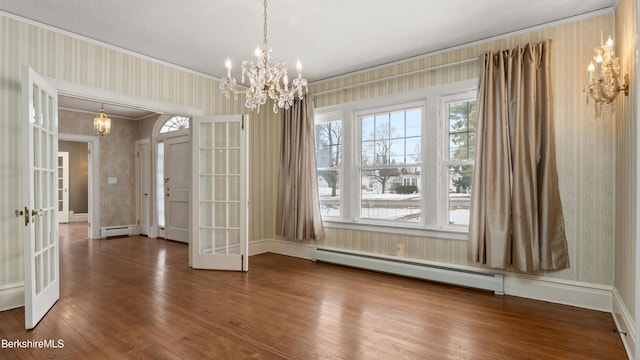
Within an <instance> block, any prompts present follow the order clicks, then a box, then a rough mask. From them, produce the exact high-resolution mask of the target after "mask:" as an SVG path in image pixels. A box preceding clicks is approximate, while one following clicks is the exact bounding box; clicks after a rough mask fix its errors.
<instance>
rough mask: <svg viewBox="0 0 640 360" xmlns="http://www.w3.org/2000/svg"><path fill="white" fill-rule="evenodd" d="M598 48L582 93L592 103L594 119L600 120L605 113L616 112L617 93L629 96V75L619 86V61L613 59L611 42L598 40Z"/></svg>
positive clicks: (625, 76)
mask: <svg viewBox="0 0 640 360" xmlns="http://www.w3.org/2000/svg"><path fill="white" fill-rule="evenodd" d="M600 44H601V45H600V46H598V47H597V48H595V49H594V50H593V52H594V55H593V60H592V61H591V63H589V66H588V67H587V71H588V72H589V85H584V91H583V92H584V93H585V95H587V103H589V98H592V99H593V101H594V107H595V110H596V118H601V117H602V116H603V115H606V113H610V114H613V113H615V112H616V104H615V103H614V100H615V99H616V97H617V96H618V93H619V92H621V91H624V94H625V96H628V95H629V74H625V75H624V78H623V81H622V84H620V59H619V58H617V57H614V56H613V55H614V52H613V40H612V39H611V37H609V39H608V40H607V42H606V43H605V42H604V41H603V40H602V39H601V40H600Z"/></svg>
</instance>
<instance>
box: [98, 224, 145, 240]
mask: <svg viewBox="0 0 640 360" xmlns="http://www.w3.org/2000/svg"><path fill="white" fill-rule="evenodd" d="M136 234H137V226H135V225H117V226H104V227H101V228H100V238H101V239H106V238H108V237H112V236H131V235H136Z"/></svg>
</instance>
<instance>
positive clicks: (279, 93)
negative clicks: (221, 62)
mask: <svg viewBox="0 0 640 360" xmlns="http://www.w3.org/2000/svg"><path fill="white" fill-rule="evenodd" d="M263 35H264V38H263V42H262V46H259V47H258V48H257V49H256V51H255V57H256V58H255V62H254V61H253V60H248V61H247V60H244V61H242V83H243V84H244V83H245V78H246V79H248V80H249V86H248V87H245V86H240V85H238V84H237V82H236V79H235V78H232V77H231V68H232V64H231V59H229V58H227V61H225V67H226V69H227V76H226V77H224V78H222V80H221V81H220V90H222V93H223V94H224V96H225V97H226V98H227V99H229V95H230V94H231V93H233V97H234V99H235V100H237V99H238V95H244V106H245V107H247V108H249V109H251V110H254V109H256V108H257V109H258V112H260V106H261V105H264V104H265V103H266V102H267V97H269V98H271V99H272V100H273V101H274V104H273V112H275V113H277V112H278V108H281V109H282V108H284V109H288V108H289V107H290V106H292V105H293V100H294V98H295V95H296V94H297V95H298V98H299V99H301V100H302V99H303V98H304V94H305V93H306V92H307V91H308V87H307V80H305V79H303V78H302V64H301V63H300V60H298V62H297V64H296V69H297V71H298V77H297V78H295V79H293V81H292V83H291V86H289V77H288V76H287V63H286V62H284V61H277V62H276V63H275V65H272V64H271V52H272V49H271V48H270V47H269V45H268V43H267V0H264V30H263Z"/></svg>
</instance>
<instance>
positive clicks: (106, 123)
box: [93, 104, 111, 136]
mask: <svg viewBox="0 0 640 360" xmlns="http://www.w3.org/2000/svg"><path fill="white" fill-rule="evenodd" d="M93 129H94V130H95V133H96V135H100V136H102V135H105V134H110V133H111V119H109V117H107V114H105V112H104V104H100V113H99V114H98V115H96V116H95V117H94V118H93Z"/></svg>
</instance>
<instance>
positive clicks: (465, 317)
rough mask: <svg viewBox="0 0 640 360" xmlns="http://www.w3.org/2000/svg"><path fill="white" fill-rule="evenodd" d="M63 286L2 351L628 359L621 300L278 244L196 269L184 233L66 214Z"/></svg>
mask: <svg viewBox="0 0 640 360" xmlns="http://www.w3.org/2000/svg"><path fill="white" fill-rule="evenodd" d="M60 233H61V245H60V272H61V273H60V278H61V298H60V300H59V301H58V303H56V305H55V306H54V307H53V309H51V311H50V312H49V313H48V314H47V315H46V317H45V318H44V319H43V320H42V321H41V322H40V324H38V326H37V327H36V328H35V329H34V330H33V331H26V330H24V309H23V308H20V309H14V310H10V311H5V312H0V340H1V339H6V340H8V341H12V340H27V339H32V340H54V341H58V340H62V341H63V342H64V347H62V348H57V349H33V348H32V349H0V357H2V358H5V359H42V358H65V359H136V358H142V359H393V360H399V359H626V355H625V352H624V349H623V346H622V342H621V340H620V338H619V336H618V334H617V333H615V332H614V331H613V329H614V323H613V320H612V317H611V314H608V313H602V312H598V311H591V310H585V309H579V308H574V307H570V306H563V305H555V304H550V303H545V302H540V301H533V300H527V299H522V298H518V297H512V296H497V295H494V294H492V293H488V292H481V291H476V290H470V289H463V288H458V287H452V286H446V285H440V284H433V283H429V282H424V281H420V280H413V279H406V278H401V277H396V276H391V275H385V274H378V273H373V272H368V271H362V270H356V269H349V268H344V267H339V266H334V265H329V264H322V263H314V262H312V261H308V260H302V259H296V258H291V257H286V256H281V255H275V254H264V255H258V256H254V257H251V259H250V263H249V272H248V273H236V272H217V271H195V270H192V269H190V268H189V266H188V254H187V246H186V245H185V244H181V243H175V242H171V241H165V240H161V239H149V238H146V237H128V238H114V239H107V240H86V226H78V225H71V226H67V225H65V226H62V227H61V231H60Z"/></svg>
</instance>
